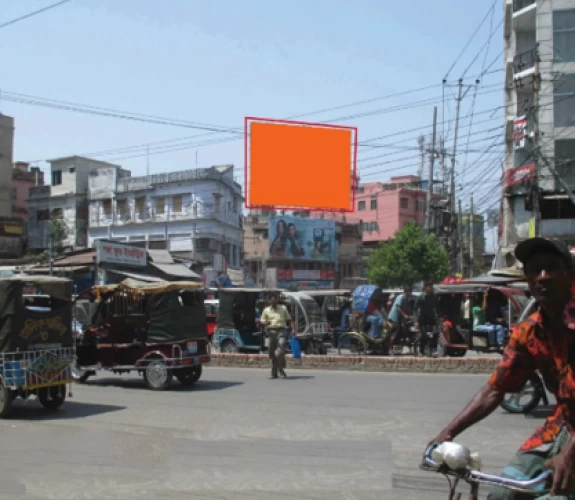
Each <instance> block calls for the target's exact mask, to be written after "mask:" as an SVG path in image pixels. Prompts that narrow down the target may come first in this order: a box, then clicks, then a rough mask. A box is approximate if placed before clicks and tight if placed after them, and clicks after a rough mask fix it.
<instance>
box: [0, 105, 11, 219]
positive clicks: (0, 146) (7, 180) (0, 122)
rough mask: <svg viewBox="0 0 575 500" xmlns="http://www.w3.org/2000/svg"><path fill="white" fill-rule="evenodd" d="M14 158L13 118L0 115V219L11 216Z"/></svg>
mask: <svg viewBox="0 0 575 500" xmlns="http://www.w3.org/2000/svg"><path fill="white" fill-rule="evenodd" d="M13 157H14V118H12V117H11V116H6V115H3V114H1V113H0V178H1V179H4V182H0V217H11V216H12V198H13V192H12V182H11V179H12V162H13V161H14V160H13Z"/></svg>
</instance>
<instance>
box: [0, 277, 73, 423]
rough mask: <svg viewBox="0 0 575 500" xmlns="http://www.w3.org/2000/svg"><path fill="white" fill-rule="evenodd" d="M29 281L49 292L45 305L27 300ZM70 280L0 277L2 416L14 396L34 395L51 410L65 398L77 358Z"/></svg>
mask: <svg viewBox="0 0 575 500" xmlns="http://www.w3.org/2000/svg"><path fill="white" fill-rule="evenodd" d="M28 286H33V287H35V288H37V289H40V290H42V291H43V293H44V294H45V295H44V297H45V299H44V303H43V307H40V306H38V305H36V306H34V305H32V304H31V303H30V301H28V304H27V303H26V300H25V297H24V290H25V289H26V288H27V287H28ZM73 289H74V285H73V282H72V280H68V279H65V278H53V277H48V276H22V275H20V276H13V277H10V278H4V279H0V417H6V416H7V415H8V414H9V413H10V410H11V408H12V403H13V401H14V399H15V398H16V397H21V398H22V399H25V400H27V399H28V398H29V397H30V396H36V397H37V398H38V400H39V401H40V403H41V404H42V405H43V406H44V407H45V408H48V409H50V410H54V409H57V408H59V407H60V406H62V404H63V403H64V401H65V400H66V384H71V383H72V377H71V370H70V366H71V364H72V363H73V361H74V337H73V334H72V293H73Z"/></svg>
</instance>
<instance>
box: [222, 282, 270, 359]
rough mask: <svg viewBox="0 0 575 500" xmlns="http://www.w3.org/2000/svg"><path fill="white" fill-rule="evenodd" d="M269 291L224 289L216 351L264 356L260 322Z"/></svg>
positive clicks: (261, 289) (264, 340)
mask: <svg viewBox="0 0 575 500" xmlns="http://www.w3.org/2000/svg"><path fill="white" fill-rule="evenodd" d="M272 292H280V290H277V289H268V288H222V289H221V290H220V292H219V307H218V319H217V325H216V328H215V330H214V335H213V343H214V347H215V348H216V349H217V350H219V351H220V352H224V353H238V352H264V351H265V350H266V338H267V336H266V334H265V332H264V331H263V330H262V328H261V326H260V324H259V318H260V316H261V313H262V312H263V310H264V308H265V307H266V306H267V303H268V301H269V296H270V293H272Z"/></svg>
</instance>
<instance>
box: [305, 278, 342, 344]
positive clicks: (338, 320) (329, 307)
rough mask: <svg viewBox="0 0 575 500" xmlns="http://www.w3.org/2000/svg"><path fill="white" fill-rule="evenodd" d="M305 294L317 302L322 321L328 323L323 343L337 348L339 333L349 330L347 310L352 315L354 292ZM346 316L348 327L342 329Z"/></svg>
mask: <svg viewBox="0 0 575 500" xmlns="http://www.w3.org/2000/svg"><path fill="white" fill-rule="evenodd" d="M305 294H306V295H308V296H310V297H312V298H313V299H314V300H315V301H316V302H317V304H318V306H319V308H320V311H321V317H322V321H324V322H327V328H328V331H327V334H326V335H324V338H323V342H324V343H325V344H332V345H333V347H336V348H337V333H341V332H344V333H347V331H348V330H349V325H348V323H349V318H350V316H349V315H347V314H346V309H349V311H347V312H348V313H351V302H352V292H351V291H350V290H347V289H341V290H307V291H306V292H305ZM344 314H346V321H345V323H346V325H345V326H344V327H342V319H343V317H344Z"/></svg>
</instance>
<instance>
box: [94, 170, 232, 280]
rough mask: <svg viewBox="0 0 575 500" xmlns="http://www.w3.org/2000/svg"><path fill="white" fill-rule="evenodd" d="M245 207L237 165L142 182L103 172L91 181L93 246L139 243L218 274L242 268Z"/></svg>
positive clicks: (97, 172)
mask: <svg viewBox="0 0 575 500" xmlns="http://www.w3.org/2000/svg"><path fill="white" fill-rule="evenodd" d="M242 203H243V196H242V190H241V186H240V185H239V184H238V183H236V182H234V180H233V166H232V165H226V166H216V167H210V168H206V169H198V170H185V171H181V172H171V173H165V174H157V175H148V176H143V177H126V176H122V175H118V169H117V168H110V169H99V170H98V171H96V172H94V173H93V175H92V176H91V177H90V229H89V245H91V246H92V245H93V242H94V241H95V240H97V239H108V240H113V241H119V242H127V243H137V244H140V245H141V246H142V247H145V248H148V249H151V250H168V251H170V253H171V254H172V255H174V256H176V257H182V258H187V259H189V260H191V261H194V262H196V263H198V264H199V265H200V266H201V267H212V268H213V269H214V270H216V271H223V270H224V269H225V268H226V267H231V268H240V267H241V266H242V259H243V230H242Z"/></svg>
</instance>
